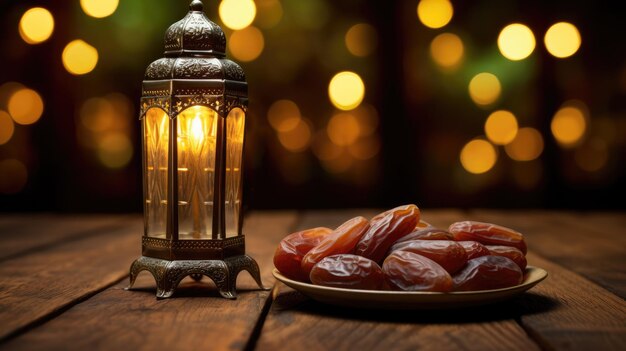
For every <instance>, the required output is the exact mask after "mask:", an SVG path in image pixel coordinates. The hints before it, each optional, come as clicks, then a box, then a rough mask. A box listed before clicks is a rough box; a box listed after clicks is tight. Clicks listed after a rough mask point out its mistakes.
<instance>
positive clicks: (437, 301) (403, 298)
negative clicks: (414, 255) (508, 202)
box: [272, 266, 548, 309]
mask: <svg viewBox="0 0 626 351" xmlns="http://www.w3.org/2000/svg"><path fill="white" fill-rule="evenodd" d="M272 273H273V274H274V277H276V279H278V280H280V281H281V282H283V283H285V284H286V285H287V286H289V287H291V288H293V289H295V290H297V291H299V292H301V293H302V294H304V295H306V296H308V297H310V298H312V299H313V300H317V301H320V302H324V303H328V304H332V305H339V306H347V307H357V308H382V309H407V308H410V309H440V308H456V307H468V306H477V305H484V304H489V303H493V302H498V301H502V300H505V299H508V298H511V297H513V296H515V295H518V294H521V293H523V292H524V291H526V290H528V289H530V288H532V287H533V286H535V285H537V284H538V283H539V282H541V281H542V280H544V279H545V278H546V277H547V276H548V272H546V271H545V270H543V269H541V268H539V267H533V266H528V267H526V272H525V274H524V281H523V282H522V284H520V285H516V286H512V287H509V288H503V289H494V290H480V291H459V292H449V293H440V292H420V291H379V290H353V289H342V288H331V287H327V286H320V285H313V284H308V283H303V282H299V281H295V280H291V279H289V278H287V277H285V276H284V275H282V274H281V273H280V272H279V271H278V270H277V269H275V268H274V271H273V272H272Z"/></svg>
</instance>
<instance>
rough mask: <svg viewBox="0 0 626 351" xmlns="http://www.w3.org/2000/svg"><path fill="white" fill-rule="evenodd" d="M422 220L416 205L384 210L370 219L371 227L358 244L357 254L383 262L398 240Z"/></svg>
mask: <svg viewBox="0 0 626 351" xmlns="http://www.w3.org/2000/svg"><path fill="white" fill-rule="evenodd" d="M419 220H420V210H419V208H417V206H415V205H405V206H400V207H396V208H394V209H391V210H389V211H386V212H383V213H381V214H379V215H377V216H375V217H374V218H372V220H371V221H370V228H369V230H368V231H367V233H365V235H363V237H362V238H361V240H359V243H358V244H357V245H356V250H355V252H354V253H355V254H357V255H360V256H363V257H367V258H369V259H371V260H373V261H375V262H378V263H380V262H382V261H383V259H384V258H385V254H386V253H387V251H388V250H389V248H390V247H391V245H392V244H393V243H394V242H396V240H398V239H400V238H401V237H403V236H405V235H407V234H409V233H410V232H412V231H413V230H414V229H415V226H416V225H417V224H418V223H419Z"/></svg>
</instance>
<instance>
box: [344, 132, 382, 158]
mask: <svg viewBox="0 0 626 351" xmlns="http://www.w3.org/2000/svg"><path fill="white" fill-rule="evenodd" d="M348 152H349V153H350V155H352V156H353V157H354V158H356V159H357V160H362V161H365V160H369V159H371V158H373V157H375V156H376V155H378V153H379V152H380V140H379V139H378V137H376V136H369V137H365V138H359V140H357V141H356V142H355V143H353V144H352V145H350V146H348Z"/></svg>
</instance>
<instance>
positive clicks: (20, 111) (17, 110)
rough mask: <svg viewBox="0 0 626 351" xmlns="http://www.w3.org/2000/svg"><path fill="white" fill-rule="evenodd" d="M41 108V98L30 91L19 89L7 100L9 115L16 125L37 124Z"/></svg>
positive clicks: (41, 111) (42, 106)
mask: <svg viewBox="0 0 626 351" xmlns="http://www.w3.org/2000/svg"><path fill="white" fill-rule="evenodd" d="M43 108H44V105H43V100H42V99H41V96H39V94H38V93H37V92H36V91H34V90H32V89H27V88H23V89H20V90H18V91H16V92H15V93H13V95H11V97H10V98H9V103H8V109H9V114H10V115H11V117H12V118H13V120H14V121H15V123H17V124H21V125H29V124H33V123H35V122H37V121H38V120H39V118H40V117H41V114H42V113H43Z"/></svg>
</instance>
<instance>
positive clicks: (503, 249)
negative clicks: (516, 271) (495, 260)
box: [486, 245, 527, 272]
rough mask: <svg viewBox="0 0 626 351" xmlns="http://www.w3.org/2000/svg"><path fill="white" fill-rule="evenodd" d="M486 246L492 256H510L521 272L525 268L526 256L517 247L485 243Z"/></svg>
mask: <svg viewBox="0 0 626 351" xmlns="http://www.w3.org/2000/svg"><path fill="white" fill-rule="evenodd" d="M486 248H487V249H488V250H489V252H490V253H491V255H492V256H503V257H508V258H510V259H511V260H512V261H513V262H515V263H516V264H517V265H518V266H519V268H520V269H521V270H522V272H523V271H524V270H525V269H526V265H527V262H526V256H524V253H522V252H521V251H520V250H519V249H517V248H515V247H512V246H495V245H487V246H486Z"/></svg>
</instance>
